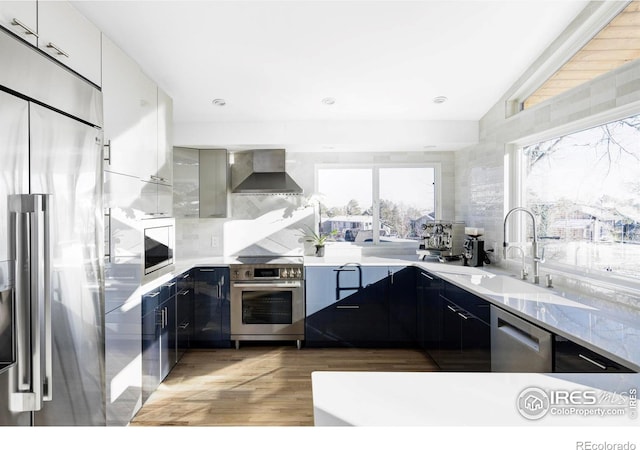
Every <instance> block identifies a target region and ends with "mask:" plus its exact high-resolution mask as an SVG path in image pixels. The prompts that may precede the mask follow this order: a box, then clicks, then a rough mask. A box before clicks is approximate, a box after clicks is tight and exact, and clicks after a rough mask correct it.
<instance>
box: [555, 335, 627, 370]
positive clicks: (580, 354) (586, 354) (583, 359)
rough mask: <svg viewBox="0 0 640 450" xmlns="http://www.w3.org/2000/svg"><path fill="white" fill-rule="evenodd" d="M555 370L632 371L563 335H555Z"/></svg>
mask: <svg viewBox="0 0 640 450" xmlns="http://www.w3.org/2000/svg"><path fill="white" fill-rule="evenodd" d="M553 354H554V362H553V364H554V369H553V371H554V372H559V373H598V372H618V373H632V372H633V370H631V369H629V368H627V367H624V366H622V365H620V364H618V363H617V362H614V361H612V360H610V359H609V358H606V357H604V356H602V355H599V354H598V353H595V352H593V351H591V350H589V349H587V348H585V347H583V346H582V345H579V344H576V343H575V342H572V341H570V340H568V339H566V338H564V337H562V336H558V335H556V336H555V337H554V352H553Z"/></svg>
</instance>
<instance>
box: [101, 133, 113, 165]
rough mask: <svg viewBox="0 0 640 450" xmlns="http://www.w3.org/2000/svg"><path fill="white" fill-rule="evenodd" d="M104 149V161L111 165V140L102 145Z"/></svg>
mask: <svg viewBox="0 0 640 450" xmlns="http://www.w3.org/2000/svg"><path fill="white" fill-rule="evenodd" d="M102 148H103V149H104V151H103V153H102V159H103V160H104V161H107V163H108V164H109V165H111V139H109V140H108V141H107V142H105V143H104V144H102Z"/></svg>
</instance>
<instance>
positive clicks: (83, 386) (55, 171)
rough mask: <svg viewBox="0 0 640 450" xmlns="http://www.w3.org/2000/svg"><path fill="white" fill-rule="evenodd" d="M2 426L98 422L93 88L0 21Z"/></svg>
mask: <svg viewBox="0 0 640 450" xmlns="http://www.w3.org/2000/svg"><path fill="white" fill-rule="evenodd" d="M0 61H2V62H1V64H2V70H1V71H0V425H10V426H18V425H26V426H28V425H55V426H67V425H104V424H105V395H104V392H105V376H104V374H105V370H104V313H103V311H104V309H103V307H104V287H103V286H104V282H103V261H102V255H103V249H104V247H103V245H104V243H103V228H102V227H103V219H102V217H103V212H102V130H101V124H102V123H101V119H102V116H101V114H102V113H101V111H102V108H101V106H102V104H101V101H102V96H101V92H100V90H99V89H98V88H97V87H96V86H94V85H92V84H91V83H89V82H87V81H86V80H84V79H82V78H81V77H79V76H77V75H76V74H74V73H72V72H70V71H69V70H68V69H66V68H64V67H63V66H61V65H59V64H57V63H55V62H53V61H51V60H50V59H48V58H47V57H45V56H44V55H42V54H41V53H39V52H38V51H36V50H35V49H33V48H32V47H30V46H29V45H27V44H24V43H23V42H21V41H20V40H19V39H17V38H15V37H12V36H11V35H9V34H8V33H6V32H4V31H2V30H0Z"/></svg>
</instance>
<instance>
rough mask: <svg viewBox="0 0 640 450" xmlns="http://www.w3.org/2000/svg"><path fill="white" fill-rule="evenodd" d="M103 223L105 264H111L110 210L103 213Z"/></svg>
mask: <svg viewBox="0 0 640 450" xmlns="http://www.w3.org/2000/svg"><path fill="white" fill-rule="evenodd" d="M104 222H105V234H106V235H107V236H106V239H105V247H106V248H105V249H104V250H105V251H104V258H105V262H107V263H110V262H111V208H107V209H106V210H105V213H104Z"/></svg>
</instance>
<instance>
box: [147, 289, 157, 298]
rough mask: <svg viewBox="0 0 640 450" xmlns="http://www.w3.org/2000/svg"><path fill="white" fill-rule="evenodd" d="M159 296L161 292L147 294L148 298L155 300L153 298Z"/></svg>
mask: <svg viewBox="0 0 640 450" xmlns="http://www.w3.org/2000/svg"><path fill="white" fill-rule="evenodd" d="M158 295H160V291H158V292H154V293H153V294H147V297H151V298H153V297H157V296H158Z"/></svg>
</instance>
